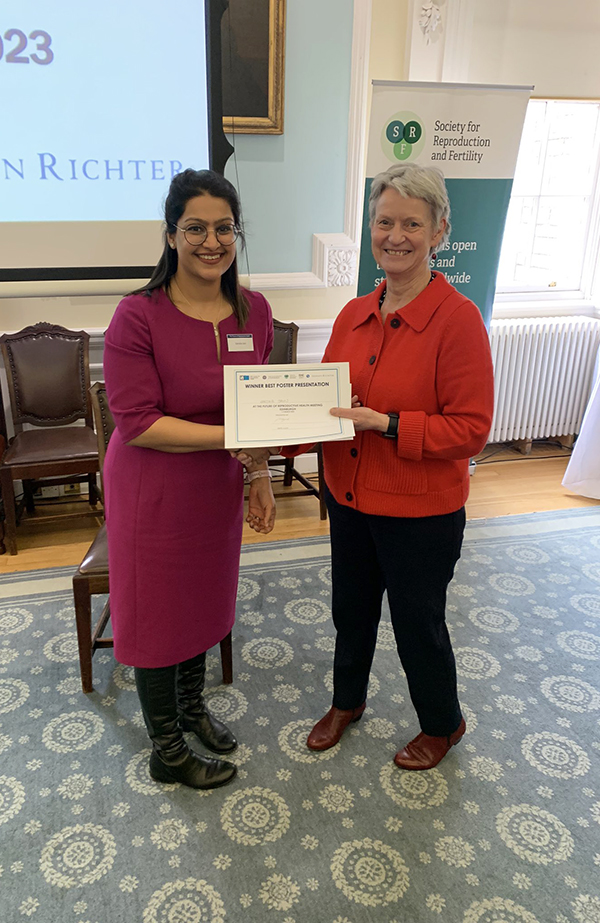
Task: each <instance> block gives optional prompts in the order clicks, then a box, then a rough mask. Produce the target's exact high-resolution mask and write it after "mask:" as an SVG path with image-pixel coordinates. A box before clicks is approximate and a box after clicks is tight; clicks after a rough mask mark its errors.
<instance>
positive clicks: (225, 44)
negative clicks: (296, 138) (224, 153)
mask: <svg viewBox="0 0 600 923" xmlns="http://www.w3.org/2000/svg"><path fill="white" fill-rule="evenodd" d="M261 4H262V9H261ZM267 6H268V9H267ZM267 17H268V35H267V34H264V32H265V31H266V30H267ZM248 23H251V25H252V27H253V28H250V29H249V28H248ZM236 27H237V32H236ZM257 30H260V34H258V32H257ZM253 38H254V47H253V45H252V42H253ZM238 49H240V50H238ZM222 70H223V112H224V113H227V109H228V107H229V108H230V109H233V112H232V113H230V114H227V115H224V116H223V130H224V131H225V132H227V133H230V134H231V133H235V134H255V135H280V134H283V113H284V82H285V81H284V73H285V0H229V8H228V10H227V12H226V13H225V15H224V16H223V21H222ZM248 74H249V75H250V76H251V78H252V77H256V80H255V81H254V83H252V80H248V79H246V77H247V75H248ZM236 80H237V86H238V90H239V88H240V87H243V90H244V96H245V100H244V106H241V105H240V106H239V111H240V113H241V112H243V114H236V110H237V109H238V106H237V105H236ZM253 87H254V90H253ZM252 94H254V99H253V98H252Z"/></svg>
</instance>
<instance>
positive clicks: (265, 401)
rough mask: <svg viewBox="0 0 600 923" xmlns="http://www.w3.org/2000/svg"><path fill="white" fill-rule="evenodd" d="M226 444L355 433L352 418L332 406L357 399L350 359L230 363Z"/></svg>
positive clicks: (285, 441) (348, 436)
mask: <svg viewBox="0 0 600 923" xmlns="http://www.w3.org/2000/svg"><path fill="white" fill-rule="evenodd" d="M224 383H225V445H226V447H227V448H228V449H242V448H252V447H253V446H276V445H298V444H299V443H303V442H331V441H333V440H336V439H352V437H353V436H354V424H353V422H352V420H344V419H342V418H341V417H333V416H332V415H331V414H330V413H329V410H330V408H331V407H348V408H350V406H351V403H352V392H351V389H350V366H349V365H348V363H347V362H326V363H316V364H315V365H311V364H299V365H226V366H224Z"/></svg>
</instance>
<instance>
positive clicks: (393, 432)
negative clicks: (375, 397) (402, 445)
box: [381, 413, 400, 439]
mask: <svg viewBox="0 0 600 923" xmlns="http://www.w3.org/2000/svg"><path fill="white" fill-rule="evenodd" d="M388 417H389V418H390V422H389V423H388V428H387V430H386V431H385V433H382V434H381V435H382V436H383V437H384V439H397V438H398V422H399V420H400V414H398V413H388Z"/></svg>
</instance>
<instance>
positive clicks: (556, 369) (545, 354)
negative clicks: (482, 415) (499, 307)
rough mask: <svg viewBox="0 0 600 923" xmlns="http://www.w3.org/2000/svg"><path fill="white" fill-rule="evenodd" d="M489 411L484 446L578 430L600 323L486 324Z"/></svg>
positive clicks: (562, 320)
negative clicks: (491, 416) (492, 390)
mask: <svg viewBox="0 0 600 923" xmlns="http://www.w3.org/2000/svg"><path fill="white" fill-rule="evenodd" d="M490 343H491V347H492V359H493V362H494V383H495V410H494V421H493V423H492V430H491V433H490V436H489V442H507V441H509V440H511V439H540V438H543V437H545V436H570V435H574V434H576V433H578V432H579V429H580V427H581V421H582V419H583V414H584V411H585V406H586V403H587V400H588V398H589V395H590V392H591V388H592V381H593V376H594V365H595V360H596V355H597V353H598V346H599V343H600V321H598V320H596V319H594V318H591V317H583V316H576V317H547V318H518V319H514V320H496V321H492V324H491V329H490Z"/></svg>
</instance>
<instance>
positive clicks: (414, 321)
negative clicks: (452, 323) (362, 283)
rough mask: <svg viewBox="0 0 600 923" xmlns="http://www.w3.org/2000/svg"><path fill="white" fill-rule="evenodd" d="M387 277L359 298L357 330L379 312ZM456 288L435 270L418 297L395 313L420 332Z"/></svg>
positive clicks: (355, 320)
mask: <svg viewBox="0 0 600 923" xmlns="http://www.w3.org/2000/svg"><path fill="white" fill-rule="evenodd" d="M385 285H386V283H385V279H384V281H383V282H381V283H380V284H379V285H378V286H377V288H376V289H374V290H373V291H372V292H370V293H369V294H368V295H364V296H363V297H362V298H358V299H357V305H356V309H355V312H354V320H353V324H352V328H353V329H354V330H356V328H357V327H360V325H361V324H364V323H365V322H366V321H368V320H369V318H370V317H371V315H378V314H379V300H380V298H381V296H382V294H383V290H384V288H385ZM455 291H456V289H455V288H454V287H453V286H452V285H450V283H449V282H447V281H446V278H445V276H444V275H443V274H442V273H441V272H434V278H433V281H432V282H431V284H430V285H427V286H426V287H425V288H424V289H423V291H422V292H419V294H418V295H417V297H416V298H413V300H412V301H410V302H409V303H408V304H406V305H404V307H403V308H399V310H398V311H395V312H394V313H395V314H396V315H397V316H398V317H400V318H401V320H403V321H404V322H405V323H407V324H408V325H409V327H412V328H413V330H416V331H417V333H420V332H421V331H422V330H424V329H425V327H426V326H427V324H428V323H429V321H430V320H431V318H432V317H433V315H434V314H435V312H436V311H437V309H438V308H439V307H440V305H441V304H442V302H443V301H445V300H446V298H447V297H448V295H450V294H451V293H452V292H455Z"/></svg>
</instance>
